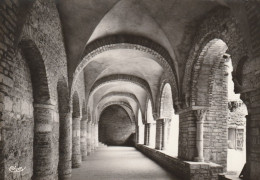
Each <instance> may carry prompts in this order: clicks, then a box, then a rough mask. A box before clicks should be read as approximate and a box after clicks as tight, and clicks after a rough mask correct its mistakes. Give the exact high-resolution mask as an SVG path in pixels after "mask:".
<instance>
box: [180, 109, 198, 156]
mask: <svg viewBox="0 0 260 180" xmlns="http://www.w3.org/2000/svg"><path fill="white" fill-rule="evenodd" d="M179 117H180V131H179V133H180V135H179V150H178V155H179V157H180V158H182V159H184V160H189V161H193V160H194V157H195V156H196V153H197V152H196V120H197V118H196V116H195V114H194V112H193V111H187V112H183V113H181V114H180V116H179Z"/></svg>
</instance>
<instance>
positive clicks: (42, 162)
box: [33, 104, 54, 180]
mask: <svg viewBox="0 0 260 180" xmlns="http://www.w3.org/2000/svg"><path fill="white" fill-rule="evenodd" d="M53 116H54V106H53V105H51V104H34V118H35V127H34V131H35V132H34V148H33V149H34V152H33V153H34V156H33V158H34V159H33V179H35V180H46V179H50V180H53V179H54V172H53V171H54V169H53V168H52V166H53V162H52V161H53V158H52V154H53V147H52V121H53Z"/></svg>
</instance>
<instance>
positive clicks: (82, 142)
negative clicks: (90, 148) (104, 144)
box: [80, 118, 88, 161]
mask: <svg viewBox="0 0 260 180" xmlns="http://www.w3.org/2000/svg"><path fill="white" fill-rule="evenodd" d="M86 135H87V119H83V118H82V120H81V123H80V150H81V157H82V160H83V161H85V160H86V158H87V155H88V153H87V137H86Z"/></svg>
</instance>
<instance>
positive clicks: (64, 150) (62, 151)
mask: <svg viewBox="0 0 260 180" xmlns="http://www.w3.org/2000/svg"><path fill="white" fill-rule="evenodd" d="M71 121H72V119H71V113H60V139H59V164H58V176H59V179H64V180H67V179H70V178H71V145H72V144H71V141H72V136H71V135H72V130H71Z"/></svg>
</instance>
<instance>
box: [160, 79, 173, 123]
mask: <svg viewBox="0 0 260 180" xmlns="http://www.w3.org/2000/svg"><path fill="white" fill-rule="evenodd" d="M161 94H162V95H161V99H160V118H171V116H172V114H173V113H174V109H173V101H172V93H171V86H170V84H168V83H166V84H165V85H164V87H163V91H162V93H161ZM166 109H167V110H166Z"/></svg>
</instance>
